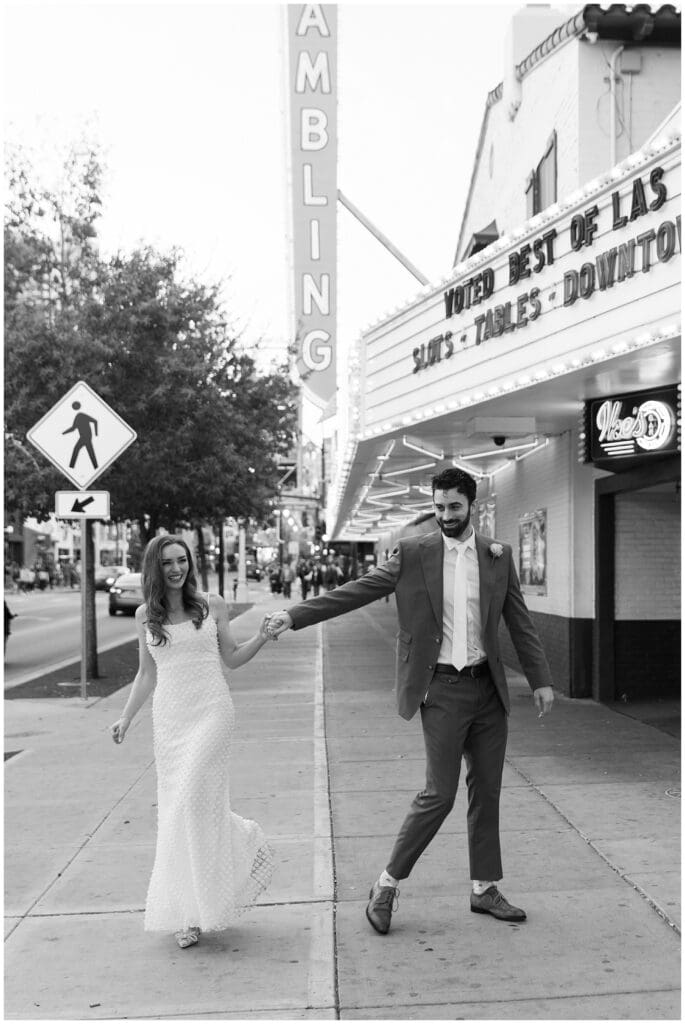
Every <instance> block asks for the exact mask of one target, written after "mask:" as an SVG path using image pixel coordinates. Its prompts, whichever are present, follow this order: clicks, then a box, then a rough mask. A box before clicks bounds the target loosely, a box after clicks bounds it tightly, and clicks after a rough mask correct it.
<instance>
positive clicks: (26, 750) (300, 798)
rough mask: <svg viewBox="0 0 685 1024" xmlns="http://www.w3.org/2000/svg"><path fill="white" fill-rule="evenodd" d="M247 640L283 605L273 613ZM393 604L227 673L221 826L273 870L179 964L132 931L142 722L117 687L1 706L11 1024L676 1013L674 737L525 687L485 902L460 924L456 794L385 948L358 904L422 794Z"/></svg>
mask: <svg viewBox="0 0 685 1024" xmlns="http://www.w3.org/2000/svg"><path fill="white" fill-rule="evenodd" d="M261 601H262V603H260V604H258V605H256V606H255V607H254V608H252V609H251V610H250V611H249V612H247V613H246V614H245V615H243V616H241V617H240V618H238V619H236V620H235V621H234V622H233V624H232V628H233V630H234V632H235V634H236V636H237V637H238V639H243V638H245V637H246V636H248V635H249V634H250V633H251V632H253V630H254V628H255V627H256V625H257V623H258V621H259V618H260V616H261V615H262V614H263V613H264V611H267V610H270V609H271V608H276V607H282V599H279V600H278V601H277V600H274V599H273V598H272V597H271V595H265V596H263V598H262V599H261ZM395 630H396V626H395V617H394V607H393V602H392V601H390V602H388V603H386V602H384V601H381V602H377V603H376V604H374V605H371V606H369V607H368V608H365V609H362V610H360V611H358V612H354V613H351V614H349V615H347V616H344V617H342V618H339V619H335V620H332V621H331V622H329V623H326V624H325V625H323V626H319V627H313V628H311V629H308V630H304V631H302V632H299V633H289V634H286V635H285V636H284V637H283V638H281V640H279V641H278V643H276V644H269V645H268V646H266V647H265V648H264V649H263V651H262V652H261V653H260V655H258V656H257V658H255V659H254V660H253V661H252V662H251V663H250V664H249V665H247V666H245V667H244V668H243V669H241V670H238V671H237V672H235V673H233V674H232V675H231V690H232V693H233V697H234V701H235V704H236V712H237V722H238V730H237V732H238V739H237V742H236V746H235V750H234V757H233V782H232V796H233V801H234V806H235V809H236V810H237V811H238V812H239V813H241V814H243V815H246V816H248V817H254V818H256V819H257V820H258V821H260V823H261V824H262V825H263V826H264V828H265V830H266V831H267V833H268V834H269V836H270V838H271V842H272V845H273V847H274V850H275V854H276V863H277V868H276V873H275V876H274V881H273V884H272V887H271V889H270V891H269V892H268V893H267V894H265V896H264V897H263V899H262V901H261V903H260V904H259V905H258V906H257V907H256V908H255V909H253V910H252V911H251V912H250V913H249V914H247V915H245V917H244V918H242V920H241V922H240V924H239V925H238V926H236V927H235V928H233V929H230V930H229V931H227V932H225V933H221V934H218V935H209V936H206V937H205V938H204V939H203V941H202V942H201V944H200V945H199V946H198V947H195V948H193V949H191V950H179V949H178V947H177V946H176V945H175V943H174V941H173V939H172V938H171V937H166V936H157V935H148V934H146V933H144V932H143V929H142V913H143V902H144V898H145V892H146V887H147V882H148V878H149V873H150V869H151V866H152V857H153V853H154V829H155V813H156V809H155V801H156V796H155V776H154V768H153V765H152V745H151V728H150V711H149V708H147V709H145V710H144V711H143V712H141V714H140V715H139V716H138V718H137V719H136V722H135V723H134V726H133V727H132V729H131V730H130V733H129V736H128V738H127V740H126V743H125V744H124V745H123V746H122V747H116V746H115V745H114V744H113V743H112V742H111V739H110V737H109V732H108V726H109V724H110V722H111V721H113V720H114V719H115V718H116V717H117V715H118V713H119V710H120V709H121V707H122V706H123V704H124V701H125V699H126V695H127V690H122V691H120V692H119V693H116V694H113V695H112V696H109V697H106V698H102V699H100V700H97V701H94V702H91V703H89V704H88V705H87V706H84V705H83V704H82V703H81V701H80V700H78V699H76V698H74V699H69V700H44V701H43V700H26V701H24V700H16V701H11V702H9V701H6V702H5V728H6V748H7V749H12V750H17V749H22V751H23V752H22V753H21V754H19V755H17V756H15V757H13V758H12V759H11V760H10V761H9V762H8V763H7V766H6V797H5V815H6V822H5V837H6V861H5V871H6V886H7V893H6V904H5V913H6V945H5V965H6V980H5V1001H6V1005H5V1016H6V1017H7V1018H9V1019H31V1018H43V1019H46V1018H47V1019H55V1020H64V1019H78V1020H81V1019H97V1018H100V1019H105V1018H109V1019H113V1018H117V1019H119V1018H129V1019H130V1018H136V1019H142V1018H155V1019H160V1018H167V1017H169V1018H171V1017H177V1018H185V1019H188V1018H191V1019H205V1018H216V1019H236V1018H237V1019H247V1018H257V1019H271V1020H283V1019H305V1018H310V1019H336V1018H345V1019H352V1018H357V1019H398V1018H413V1019H423V1020H426V1019H455V1018H462V1019H536V1020H548V1019H581V1020H588V1019H598V1018H607V1019H612V1018H613V1019H652V1020H654V1019H662V1020H671V1019H679V1018H680V1000H679V982H680V958H679V895H680V879H679V866H680V855H679V837H680V825H679V794H680V784H679V764H680V756H679V755H680V745H679V743H678V741H677V740H676V739H674V738H672V737H670V736H668V735H666V734H664V733H663V732H660V731H658V730H657V729H655V728H653V727H652V726H650V725H644V724H642V723H641V722H637V721H634V720H632V719H630V718H627V717H625V716H622V715H618V714H616V713H614V712H613V711H610V710H608V709H606V708H604V707H602V706H599V705H595V704H592V703H591V702H585V701H570V700H566V699H563V698H560V699H559V700H558V701H557V703H556V706H555V708H554V711H553V714H552V715H551V716H550V717H549V718H547V719H538V718H537V716H536V714H535V712H534V710H533V707H532V703H531V698H530V693H529V690H528V688H527V686H526V685H525V683H524V682H523V680H521V679H520V677H516V676H513V677H511V683H512V685H511V689H512V704H513V710H512V716H511V723H510V739H509V748H508V761H507V767H506V771H505V779H504V785H505V790H504V793H503V799H502V831H503V850H504V859H505V872H506V877H505V879H504V882H503V883H502V888H503V891H504V892H505V893H506V894H507V895H508V896H509V898H510V899H511V900H512V901H513V902H515V903H518V904H519V905H521V906H524V907H525V908H526V910H527V912H528V917H529V919H528V921H527V922H526V923H525V924H523V925H506V924H503V923H501V922H498V921H495V920H494V919H492V918H490V917H481V916H479V915H475V914H471V913H470V912H469V906H468V888H469V884H468V859H467V853H466V824H465V799H464V795H463V793H461V794H460V796H459V797H458V799H457V805H456V807H455V810H454V811H453V813H452V815H451V816H450V818H449V819H448V820H447V822H446V823H445V825H444V826H443V829H442V831H441V832H440V833H439V835H438V836H437V838H436V839H435V841H434V842H433V844H432V845H431V846H430V847H429V849H428V850H427V851H426V853H425V855H424V857H423V858H422V859H421V861H420V862H419V864H418V865H417V867H416V869H415V871H414V873H413V875H412V877H411V879H407V880H405V882H404V883H403V884H402V887H401V888H402V892H401V895H400V905H399V910H398V912H397V913H396V914H395V917H394V920H393V927H392V929H391V931H390V933H389V934H388V935H387V936H379V935H377V934H376V933H375V932H374V931H373V930H372V929H371V928H370V926H369V925H368V923H367V921H366V919H365V916H364V907H365V905H366V902H367V898H368V889H369V885H370V883H371V881H372V880H373V878H374V877H375V876H376V875H377V874H378V872H379V870H380V868H382V867H383V866H384V864H385V861H386V859H387V856H388V853H389V850H390V848H391V846H392V842H393V840H394V837H395V834H396V832H397V829H398V827H399V825H400V823H401V821H402V819H403V817H404V814H405V812H406V809H407V806H408V804H409V802H410V800H411V799H412V797H413V795H414V793H415V792H416V791H417V789H420V788H421V787H422V785H423V743H422V738H421V730H420V723H419V721H418V718H417V719H415V720H413V721H412V722H410V723H407V722H404V721H403V720H401V719H400V718H399V717H398V716H397V714H396V711H395V707H394V699H393V695H392V683H393V673H394V664H393V646H394V640H393V636H394V633H395Z"/></svg>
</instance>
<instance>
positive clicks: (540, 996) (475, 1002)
mask: <svg viewBox="0 0 685 1024" xmlns="http://www.w3.org/2000/svg"><path fill="white" fill-rule="evenodd" d="M655 992H676V993H680V986H668V985H666V986H664V985H660V986H659V987H658V988H655V989H652V988H636V989H632V988H631V989H619V990H616V991H606V992H596V991H590V992H568V993H564V995H561V996H556V995H550V994H549V992H540V993H537V994H534V995H526V996H507V998H506V999H488V998H487V997H485V996H484V995H483V994H482V993H481V994H480V996H479V997H477V998H473V999H468V998H466V999H464V998H460V999H458V1000H457V999H448V1000H440V1001H433V1002H430V1003H423V1002H421V1003H419V1002H411V1003H404V1004H403V1005H404V1006H407V1007H410V1008H411V1009H412V1010H418V1009H420V1008H421V1007H422V1006H431V1007H433V1006H480V1005H482V1004H483V1003H485V1004H486V1005H490V1006H497V1005H502V1004H505V1005H507V1006H508V1005H510V1004H514V1003H530V1002H537V1001H538V1000H539V1001H541V1002H542V1001H544V1002H546V1003H549V1002H555V1003H564V1002H566V1001H568V1000H570V999H596V998H598V997H599V998H601V999H614V998H616V996H649V995H653V994H654V993H655ZM397 1006H398V1004H397V1002H394V1003H365V1004H364V1005H363V1006H356V1005H355V1006H352V1005H350V1004H349V1003H348V1004H347V1005H345V1006H344V1007H343V1011H348V1012H349V1011H350V1010H388V1009H397ZM383 1019H386V1018H383ZM416 1019H421V1020H422V1019H423V1018H416ZM450 1019H455V1020H463V1019H464V1018H463V1017H457V1018H450ZM494 1019H497V1020H500V1019H502V1018H499V1017H498V1018H494ZM507 1019H509V1018H507ZM546 1019H547V1020H555V1019H559V1018H554V1017H549V1018H546Z"/></svg>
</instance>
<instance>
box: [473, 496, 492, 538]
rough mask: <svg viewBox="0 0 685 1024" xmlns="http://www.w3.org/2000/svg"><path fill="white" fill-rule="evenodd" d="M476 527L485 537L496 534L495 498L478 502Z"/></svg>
mask: <svg viewBox="0 0 685 1024" xmlns="http://www.w3.org/2000/svg"><path fill="white" fill-rule="evenodd" d="M476 529H477V531H478V533H482V534H483V536H484V537H493V538H494V536H495V499H494V498H487V499H486V500H485V501H479V502H478V509H477V513H476Z"/></svg>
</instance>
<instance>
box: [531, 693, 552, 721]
mask: <svg viewBox="0 0 685 1024" xmlns="http://www.w3.org/2000/svg"><path fill="white" fill-rule="evenodd" d="M533 700H534V701H535V707H536V708H537V709H538V712H539V714H538V718H541V717H542V715H546V714H547V713H548V712H549V711H551V710H552V704H553V703H554V690H553V689H552V687H551V686H540V687H538V689H537V690H533Z"/></svg>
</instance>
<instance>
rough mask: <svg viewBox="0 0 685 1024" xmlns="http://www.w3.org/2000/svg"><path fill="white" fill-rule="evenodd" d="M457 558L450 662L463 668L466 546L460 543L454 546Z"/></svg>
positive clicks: (464, 658) (464, 657)
mask: <svg viewBox="0 0 685 1024" xmlns="http://www.w3.org/2000/svg"><path fill="white" fill-rule="evenodd" d="M455 555H456V556H457V560H456V562H455V565H454V600H453V605H454V622H453V626H452V664H453V665H454V667H455V668H459V669H460V668H463V667H464V665H465V664H466V661H467V658H468V654H467V649H466V587H467V575H466V548H465V547H464V545H462V544H460V545H459V546H458V547H456V548H455Z"/></svg>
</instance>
